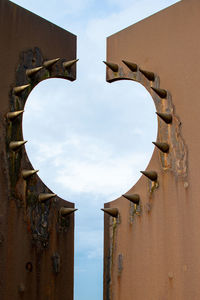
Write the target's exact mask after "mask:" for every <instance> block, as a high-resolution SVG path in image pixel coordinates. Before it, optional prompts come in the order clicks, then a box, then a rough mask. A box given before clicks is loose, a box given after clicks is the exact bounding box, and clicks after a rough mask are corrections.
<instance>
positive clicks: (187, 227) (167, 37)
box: [104, 0, 200, 300]
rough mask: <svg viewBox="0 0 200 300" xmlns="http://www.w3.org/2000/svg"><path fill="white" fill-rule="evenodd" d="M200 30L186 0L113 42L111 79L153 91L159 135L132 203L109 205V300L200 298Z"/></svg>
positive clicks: (194, 4) (193, 1)
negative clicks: (113, 212) (115, 214)
mask: <svg viewBox="0 0 200 300" xmlns="http://www.w3.org/2000/svg"><path fill="white" fill-rule="evenodd" d="M199 28H200V2H199V0H183V1H181V2H179V3H177V4H175V5H173V6H171V7H169V8H167V9H165V10H163V11H160V12H159V13H157V14H155V15H153V16H151V17H148V18H146V19H145V20H143V21H141V22H139V23H137V24H135V25H132V26H130V27H128V28H126V29H124V30H122V31H120V32H118V33H116V34H114V35H112V36H110V37H108V39H107V63H108V64H107V81H108V82H113V81H115V80H121V79H127V80H133V81H136V82H138V83H140V84H142V85H143V86H144V87H145V88H146V89H147V90H148V91H149V93H150V94H151V96H152V98H153V100H154V103H155V110H156V112H157V116H156V115H155V117H157V119H158V135H157V141H155V142H156V143H155V149H154V152H153V155H152V158H151V160H150V162H149V165H148V167H147V169H146V171H145V172H143V175H142V177H141V178H140V180H139V181H138V182H137V183H136V184H135V185H134V186H133V187H132V188H131V189H130V190H129V191H127V193H126V194H127V195H128V196H127V198H129V199H127V198H126V197H120V198H118V199H116V200H114V201H112V202H109V203H106V204H105V208H117V209H118V211H119V216H118V217H117V218H113V217H112V216H109V215H108V214H105V219H104V220H105V223H104V227H105V236H104V238H105V243H104V300H133V299H134V300H146V299H148V300H172V299H173V300H188V299H194V300H197V299H200V288H199V281H200V260H199V253H200V217H199V215H200V201H199V193H200V189H199V182H198V181H199V174H200V171H199V169H200V158H199V151H200V138H199V130H200V126H199V112H200V101H199V99H200V89H199V78H200V67H199V66H200V62H199V61H200V60H199V57H200V35H199ZM109 63H111V64H109ZM127 92H128V91H127ZM133 101H134V100H133ZM142 117H143V116H141V118H142ZM136 200H137V202H136Z"/></svg>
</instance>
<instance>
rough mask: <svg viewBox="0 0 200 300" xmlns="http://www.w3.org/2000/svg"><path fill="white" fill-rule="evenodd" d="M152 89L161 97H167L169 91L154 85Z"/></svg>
mask: <svg viewBox="0 0 200 300" xmlns="http://www.w3.org/2000/svg"><path fill="white" fill-rule="evenodd" d="M152 90H153V91H154V92H155V93H156V94H157V95H158V96H159V97H160V98H163V99H164V98H167V91H166V90H164V89H158V88H154V87H152Z"/></svg>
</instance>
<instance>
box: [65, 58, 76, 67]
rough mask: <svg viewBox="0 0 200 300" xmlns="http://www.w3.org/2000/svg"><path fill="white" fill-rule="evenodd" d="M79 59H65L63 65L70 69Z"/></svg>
mask: <svg viewBox="0 0 200 300" xmlns="http://www.w3.org/2000/svg"><path fill="white" fill-rule="evenodd" d="M77 61H78V59H74V60H69V61H65V62H64V63H63V67H64V68H65V69H70V68H71V67H72V66H73V65H74V64H75V63H76V62H77Z"/></svg>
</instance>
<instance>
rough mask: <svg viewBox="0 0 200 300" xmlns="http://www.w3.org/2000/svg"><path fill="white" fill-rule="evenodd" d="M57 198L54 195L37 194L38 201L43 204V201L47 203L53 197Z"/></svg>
mask: <svg viewBox="0 0 200 300" xmlns="http://www.w3.org/2000/svg"><path fill="white" fill-rule="evenodd" d="M55 196H57V195H56V194H48V193H42V194H39V197H38V199H39V201H40V202H44V201H47V200H49V199H51V198H53V197H55Z"/></svg>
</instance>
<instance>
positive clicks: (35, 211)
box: [0, 0, 76, 300]
mask: <svg viewBox="0 0 200 300" xmlns="http://www.w3.org/2000/svg"><path fill="white" fill-rule="evenodd" d="M58 5H59V4H58ZM0 43H1V47H0V66H1V72H0V95H1V99H0V102H1V106H0V299H1V300H8V299H9V300H10V299H30V300H31V299H32V300H35V299H38V300H47V299H48V300H54V299H66V300H72V299H73V266H74V216H73V214H71V215H69V216H66V217H63V216H61V215H60V213H59V210H60V208H61V207H63V206H64V207H70V208H73V207H74V204H73V203H70V202H67V201H64V200H63V199H60V198H59V197H57V196H54V197H52V198H49V199H46V200H45V199H44V197H41V196H39V195H40V194H49V193H53V192H52V191H51V190H50V189H49V188H48V187H46V186H45V185H44V184H43V183H42V182H41V180H40V178H39V177H38V175H37V174H33V175H32V176H30V177H26V176H25V178H24V176H23V170H33V168H32V166H31V164H30V161H29V159H28V157H27V154H26V151H25V148H24V146H23V145H21V146H19V145H18V146H19V147H17V144H16V143H15V142H16V141H17V142H19V141H23V135H22V114H20V115H19V116H17V117H16V118H13V117H12V114H11V115H7V114H8V113H9V112H12V113H13V112H16V111H20V110H23V109H24V105H25V103H26V100H27V97H28V95H29V93H30V92H31V90H32V89H33V88H34V87H35V86H36V85H37V84H38V83H39V82H40V81H42V80H45V79H48V78H55V77H56V78H64V79H67V80H71V81H72V80H75V77H76V66H75V65H73V66H71V67H68V68H64V67H63V62H67V61H71V60H74V59H76V36H75V35H73V34H71V33H70V32H67V31H65V30H63V29H61V28H59V27H58V26H55V25H54V24H52V23H50V22H47V21H46V20H44V19H42V18H40V17H38V16H36V15H34V14H32V13H30V12H28V11H26V10H25V9H23V8H21V7H19V6H17V5H15V4H13V3H11V2H9V1H7V0H1V1H0ZM56 58H60V59H59V60H57V61H56V62H55V63H54V64H52V65H51V66H50V65H48V64H46V63H45V62H46V61H49V60H52V59H56ZM37 67H42V68H41V69H39V70H38V71H37V72H33V73H32V74H31V73H30V72H27V70H30V69H34V68H37ZM24 85H28V86H27V87H26V88H25V89H24V90H23V88H22V89H21V91H20V89H19V87H21V86H24ZM16 87H17V89H15V88H16ZM41 100H42V99H41ZM53 175H54V174H52V176H53Z"/></svg>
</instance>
